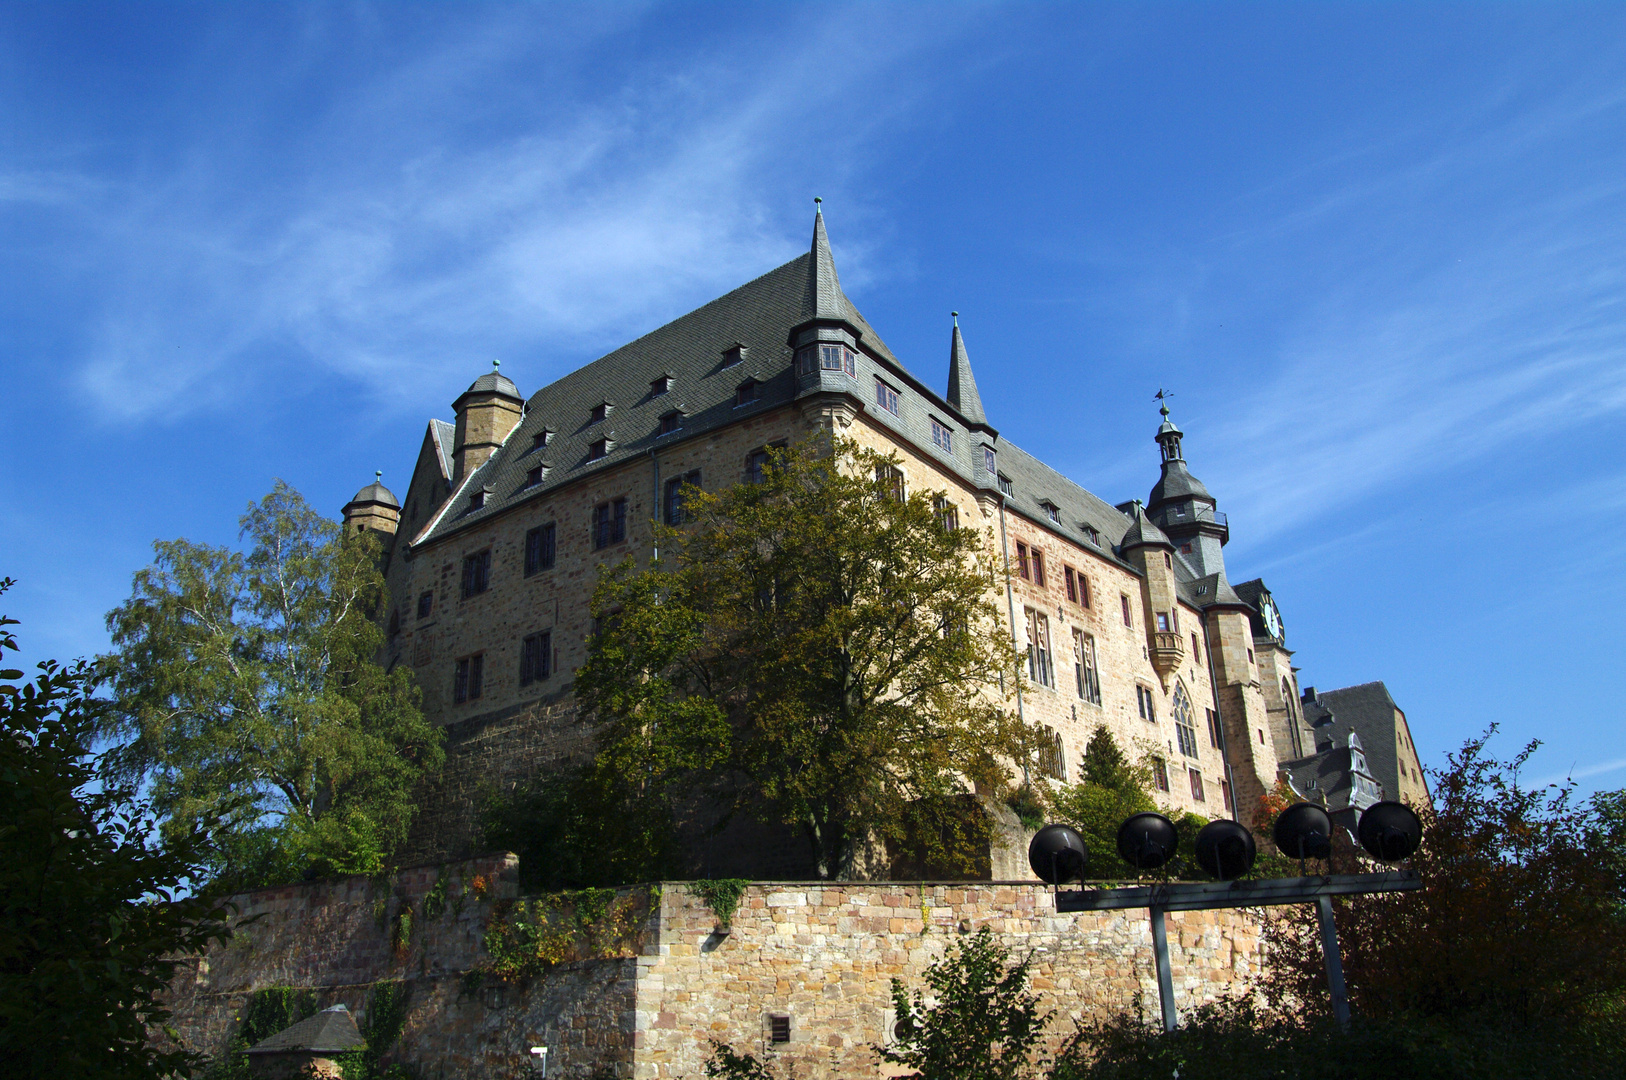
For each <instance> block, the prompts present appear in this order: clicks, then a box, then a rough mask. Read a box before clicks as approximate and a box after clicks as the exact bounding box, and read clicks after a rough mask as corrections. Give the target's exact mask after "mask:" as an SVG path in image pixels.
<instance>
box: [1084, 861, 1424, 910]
mask: <svg viewBox="0 0 1626 1080" xmlns="http://www.w3.org/2000/svg"><path fill="white" fill-rule="evenodd" d="M1422 887H1423V883H1422V881H1421V880H1420V879H1419V878H1418V877H1417V871H1415V870H1385V871H1383V872H1381V873H1377V874H1329V875H1326V876H1323V877H1299V878H1270V879H1267V880H1264V881H1171V882H1168V883H1167V884H1160V885H1136V886H1131V887H1130V888H1127V889H1091V890H1082V889H1080V890H1077V891H1074V892H1059V893H1057V894H1056V910H1057V911H1115V910H1118V909H1120V908H1149V907H1159V908H1162V909H1163V910H1164V911H1205V910H1207V909H1209V908H1228V907H1266V906H1269V905H1274V904H1313V903H1315V902H1316V901H1317V900H1319V899H1321V898H1322V897H1323V896H1352V895H1355V894H1358V893H1380V892H1406V891H1409V890H1411V889H1421V888H1422Z"/></svg>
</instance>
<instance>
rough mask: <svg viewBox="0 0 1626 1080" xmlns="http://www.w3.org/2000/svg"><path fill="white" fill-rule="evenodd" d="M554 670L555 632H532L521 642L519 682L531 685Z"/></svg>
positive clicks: (523, 684)
mask: <svg viewBox="0 0 1626 1080" xmlns="http://www.w3.org/2000/svg"><path fill="white" fill-rule="evenodd" d="M552 672H553V633H552V632H551V631H548V630H544V631H542V632H541V633H540V634H532V635H531V636H530V637H528V638H526V639H525V640H524V641H521V642H520V643H519V684H520V685H521V686H530V685H531V684H532V683H537V682H541V681H542V680H543V679H546V678H547V677H548V676H549V675H550V674H552Z"/></svg>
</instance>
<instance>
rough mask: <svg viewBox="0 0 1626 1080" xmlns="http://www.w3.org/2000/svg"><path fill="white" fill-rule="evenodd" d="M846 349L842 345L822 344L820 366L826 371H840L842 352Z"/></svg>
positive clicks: (820, 347)
mask: <svg viewBox="0 0 1626 1080" xmlns="http://www.w3.org/2000/svg"><path fill="white" fill-rule="evenodd" d="M846 351H847V350H846V349H843V348H842V347H841V346H840V345H820V346H819V367H820V368H822V369H823V370H825V371H840V370H841V367H842V365H841V354H842V353H844V352H846Z"/></svg>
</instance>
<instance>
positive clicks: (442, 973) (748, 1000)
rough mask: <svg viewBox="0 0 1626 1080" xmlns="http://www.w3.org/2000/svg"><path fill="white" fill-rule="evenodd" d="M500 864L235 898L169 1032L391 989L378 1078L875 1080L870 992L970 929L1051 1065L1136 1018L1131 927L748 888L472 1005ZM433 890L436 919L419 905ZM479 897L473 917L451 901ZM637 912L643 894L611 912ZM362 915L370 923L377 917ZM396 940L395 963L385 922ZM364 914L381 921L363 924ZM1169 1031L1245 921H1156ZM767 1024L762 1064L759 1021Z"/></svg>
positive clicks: (1143, 969)
mask: <svg viewBox="0 0 1626 1080" xmlns="http://www.w3.org/2000/svg"><path fill="white" fill-rule="evenodd" d="M514 869H515V863H514V861H513V859H512V857H505V856H495V857H489V858H483V859H477V860H471V861H468V862H464V863H460V864H455V865H450V866H446V867H442V868H438V869H437V868H434V867H418V868H413V869H410V870H406V871H403V872H402V873H401V874H400V875H398V876H397V877H396V878H395V879H394V880H393V881H392V882H390V883H389V884H388V885H386V886H382V887H381V886H380V885H379V884H377V883H375V882H371V881H369V880H368V879H365V878H349V879H343V880H339V881H333V882H322V883H314V884H306V885H298V886H289V887H286V888H278V889H266V890H261V891H258V892H254V893H247V894H243V895H241V896H239V897H237V898H235V899H236V902H237V904H238V906H239V909H240V915H241V916H242V917H244V918H246V919H248V920H251V921H249V922H247V923H246V924H245V925H244V928H243V929H241V930H240V931H239V932H238V934H237V936H236V937H234V938H233V939H232V940H231V941H230V942H229V943H227V944H226V945H224V946H217V947H215V948H213V949H211V950H210V952H209V953H208V954H207V955H206V956H204V957H202V958H200V959H198V960H196V961H194V962H193V963H192V964H191V966H190V967H189V969H187V970H186V971H185V972H184V973H183V974H182V975H181V976H180V977H178V978H177V979H176V982H175V986H174V990H173V994H172V999H171V1005H172V1007H173V1008H174V1012H175V1015H174V1027H175V1029H176V1031H177V1032H178V1033H179V1034H180V1036H181V1039H182V1041H183V1042H184V1043H185V1044H187V1045H188V1046H190V1047H192V1048H194V1049H198V1050H201V1051H204V1052H206V1053H210V1054H215V1053H219V1052H220V1051H221V1050H223V1049H224V1048H225V1046H226V1044H227V1042H228V1040H229V1039H230V1037H231V1034H232V1032H233V1030H234V1027H235V1024H236V1017H237V1016H238V1015H239V1013H240V1011H241V1009H242V1007H243V1005H244V1004H245V1003H246V1002H247V1000H248V998H249V996H250V995H251V994H252V993H253V992H254V991H256V990H259V989H263V988H267V987H271V986H295V987H305V988H310V989H313V990H315V991H316V992H317V999H318V1006H319V1007H322V1008H325V1007H328V1006H331V1005H335V1004H344V1005H345V1006H347V1007H348V1008H349V1009H351V1010H352V1011H354V1012H357V1013H358V1014H361V1019H362V1020H363V1022H364V1026H365V1008H366V1006H367V1001H368V996H369V991H370V990H371V988H372V987H373V986H374V985H375V984H376V983H378V982H381V981H386V980H398V981H402V982H405V983H406V984H407V986H408V988H409V997H408V1012H407V1017H406V1024H405V1028H404V1030H403V1032H402V1035H401V1038H400V1040H399V1042H398V1044H397V1045H396V1046H395V1047H394V1048H392V1049H391V1050H390V1051H389V1058H390V1059H393V1060H398V1061H403V1062H406V1063H409V1064H411V1065H412V1066H413V1067H414V1068H416V1069H417V1070H418V1071H419V1075H420V1076H423V1077H425V1078H429V1080H442V1078H450V1077H456V1078H459V1080H478V1078H483V1077H521V1076H526V1075H528V1073H527V1071H526V1070H527V1069H528V1064H527V1060H528V1057H527V1055H528V1051H529V1048H530V1047H532V1046H537V1045H545V1046H547V1047H548V1048H549V1075H550V1076H559V1077H571V1078H585V1077H587V1076H589V1075H591V1074H593V1073H594V1072H595V1071H596V1070H601V1069H602V1070H605V1071H604V1072H603V1073H601V1074H600V1075H609V1076H615V1077H637V1078H651V1080H653V1078H657V1077H659V1078H666V1077H685V1078H688V1077H699V1076H700V1075H702V1064H703V1062H704V1060H705V1058H706V1057H707V1055H708V1053H709V1043H710V1041H711V1040H712V1039H717V1040H720V1041H722V1042H727V1043H730V1044H732V1045H733V1046H734V1047H735V1048H736V1049H738V1050H742V1051H743V1050H749V1051H751V1052H753V1053H756V1054H758V1055H759V1056H766V1057H768V1058H770V1059H772V1060H773V1061H774V1062H775V1064H776V1067H778V1068H779V1069H781V1070H782V1075H788V1076H794V1077H798V1078H808V1080H811V1078H830V1080H835V1078H838V1077H839V1078H842V1080H852V1078H856V1077H865V1076H882V1075H886V1071H885V1070H883V1069H882V1068H881V1067H880V1065H879V1063H878V1059H877V1058H876V1057H875V1055H874V1053H873V1051H872V1050H871V1049H870V1045H871V1044H872V1043H881V1042H884V1041H885V1040H886V1039H887V1038H888V1032H889V1031H890V1030H891V1022H892V1015H891V1001H890V980H891V979H893V978H899V979H902V980H903V981H904V983H905V985H906V986H908V987H911V988H914V987H919V986H922V985H923V983H922V981H921V977H922V975H923V974H924V972H925V970H926V969H927V968H928V967H929V966H930V965H931V964H932V963H933V962H934V961H936V960H937V959H939V958H941V957H942V956H943V955H944V954H945V953H946V952H947V950H948V949H949V948H951V947H952V946H953V945H954V943H955V942H958V941H961V940H963V939H964V937H965V935H967V934H970V933H974V932H975V931H976V930H978V929H980V928H982V927H984V926H986V927H988V928H989V929H990V930H992V931H993V933H994V934H995V935H996V936H997V937H998V939H999V940H1000V941H1001V942H1002V943H1003V944H1005V945H1006V946H1008V947H1009V948H1010V949H1011V950H1012V952H1013V954H1016V955H1025V954H1027V953H1029V952H1031V953H1032V954H1033V956H1034V959H1035V964H1034V968H1033V987H1034V989H1035V990H1036V991H1038V992H1039V994H1040V996H1041V999H1042V1002H1043V1006H1044V1008H1045V1009H1047V1010H1053V1011H1054V1012H1055V1017H1054V1019H1053V1020H1052V1022H1051V1025H1050V1029H1049V1032H1050V1035H1051V1037H1052V1038H1051V1044H1052V1045H1054V1044H1055V1043H1056V1042H1057V1041H1058V1040H1059V1039H1060V1037H1061V1036H1063V1035H1065V1034H1066V1033H1067V1032H1069V1031H1070V1030H1071V1027H1072V1025H1071V1023H1070V1020H1071V1019H1072V1018H1075V1017H1085V1016H1095V1015H1102V1014H1104V1013H1107V1012H1111V1011H1119V1010H1124V1009H1128V1008H1131V1007H1133V1005H1134V1004H1135V1001H1136V995H1137V994H1138V995H1140V996H1141V998H1142V1007H1143V1008H1148V1009H1155V1008H1156V1001H1157V990H1156V980H1155V975H1154V972H1153V970H1152V959H1151V944H1150V943H1151V933H1150V926H1149V923H1148V921H1147V917H1146V913H1145V912H1144V911H1122V912H1109V913H1091V914H1085V915H1062V914H1058V913H1057V912H1056V910H1055V905H1054V902H1053V900H1052V897H1051V893H1050V891H1049V890H1048V889H1047V888H1046V887H1044V886H1041V885H1036V884H1033V883H1028V882H983V883H972V884H968V883H949V884H944V883H933V882H919V883H908V884H884V883H870V884H820V883H808V882H794V883H758V884H753V885H751V886H749V887H748V888H747V889H746V892H745V894H744V896H743V898H742V900H741V903H740V907H739V909H738V911H737V912H736V913H735V915H734V917H733V920H732V926H731V929H730V932H729V933H728V934H727V935H726V936H723V935H719V934H718V933H717V932H716V931H717V927H718V922H717V918H716V916H715V915H714V914H713V913H712V911H711V910H710V909H709V908H708V907H707V906H706V905H705V903H704V902H703V901H702V900H701V899H700V898H699V897H698V896H696V895H695V894H694V893H692V892H691V891H690V889H689V887H688V886H687V885H685V884H684V883H682V882H669V883H664V884H663V885H661V886H660V887H659V888H658V891H657V893H656V895H657V897H658V899H657V901H656V902H655V903H654V904H653V906H652V907H651V908H650V910H649V914H648V917H647V918H646V919H644V921H643V922H642V924H641V926H640V927H639V929H638V932H637V934H636V935H635V941H634V942H633V944H632V945H631V946H630V947H628V948H626V949H624V950H621V951H619V952H618V953H616V954H615V955H611V956H606V957H603V958H599V959H591V960H581V961H576V962H572V963H566V964H563V965H560V966H558V967H556V968H553V969H552V970H551V971H549V972H548V973H547V974H546V975H545V976H542V977H539V978H536V979H534V980H532V981H531V982H529V983H528V984H525V985H520V986H509V987H502V986H498V985H495V984H491V983H487V984H485V985H483V986H480V987H478V988H472V989H471V988H470V985H469V983H468V982H467V981H466V980H464V979H463V978H462V976H463V974H464V972H466V971H468V970H469V969H471V968H472V967H474V966H475V965H476V964H477V963H479V961H480V960H481V959H482V958H484V956H485V952H484V947H483V944H482V942H483V937H484V931H485V928H486V926H487V923H488V921H489V920H490V918H491V916H492V912H493V907H494V905H496V904H499V903H502V902H504V901H506V900H509V899H512V898H513V897H514V895H515V886H514V883H513V879H514ZM440 874H445V875H446V877H447V881H448V882H449V884H450V887H449V888H448V890H447V895H448V898H449V903H448V906H447V908H446V910H445V911H444V913H443V914H441V915H440V916H439V917H438V918H428V917H426V916H424V914H423V899H424V897H425V895H427V894H428V892H429V890H430V888H431V886H433V885H434V882H435V880H436V877H437V876H438V875H440ZM477 875H480V876H483V877H484V878H485V879H486V880H487V881H489V882H491V888H490V891H489V892H488V893H487V894H486V896H485V897H484V898H478V897H475V896H473V895H470V894H469V893H468V892H467V890H468V887H469V885H470V883H471V882H472V881H473V880H474V878H475V877H476V876H477ZM623 892H638V893H639V894H640V895H646V894H647V893H646V891H645V890H623ZM381 902H382V903H381ZM407 908H410V910H412V911H413V912H414V913H415V914H416V918H415V920H414V922H413V929H412V934H411V937H410V941H409V942H408V943H407V945H406V947H405V948H401V947H398V945H397V944H396V943H394V942H392V933H393V929H392V928H393V927H394V926H395V925H396V921H395V920H396V917H397V916H398V915H399V913H400V911H402V910H403V909H407ZM381 912H382V917H381ZM1167 918H1168V930H1169V943H1170V946H1171V957H1172V963H1173V969H1174V982H1175V992H1176V999H1177V1002H1178V1004H1179V1006H1180V1008H1182V1009H1187V1008H1190V1007H1192V1006H1193V1005H1195V1004H1198V1003H1200V1002H1203V1001H1207V1000H1210V999H1212V998H1213V997H1215V996H1216V995H1218V994H1221V993H1224V992H1226V991H1227V990H1233V989H1237V988H1240V987H1242V986H1245V985H1246V984H1247V981H1248V980H1249V979H1250V978H1251V977H1253V976H1254V975H1255V974H1256V972H1257V970H1258V964H1259V926H1258V922H1257V918H1256V916H1255V915H1254V914H1253V913H1250V912H1246V911H1216V912H1192V913H1185V914H1176V915H1169V916H1167ZM774 1017H784V1018H786V1021H785V1022H784V1023H783V1024H782V1025H781V1032H780V1033H782V1034H784V1033H786V1027H788V1036H789V1037H788V1041H785V1042H775V1041H773V1036H774V1030H773V1028H774V1024H773V1020H772V1018H774Z"/></svg>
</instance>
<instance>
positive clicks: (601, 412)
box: [587, 401, 614, 424]
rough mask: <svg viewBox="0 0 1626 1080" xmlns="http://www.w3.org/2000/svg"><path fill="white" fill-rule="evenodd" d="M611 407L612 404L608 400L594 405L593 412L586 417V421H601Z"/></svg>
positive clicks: (593, 422)
mask: <svg viewBox="0 0 1626 1080" xmlns="http://www.w3.org/2000/svg"><path fill="white" fill-rule="evenodd" d="M612 408H614V406H613V405H611V404H610V403H609V402H608V401H604V402H600V403H599V404H597V405H594V406H593V414H592V415H591V416H589V417H588V418H587V422H588V423H589V424H599V423H603V422H604V419H605V417H607V416H609V415H610V410H611V409H612Z"/></svg>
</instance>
